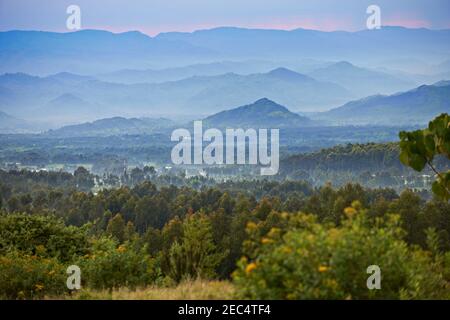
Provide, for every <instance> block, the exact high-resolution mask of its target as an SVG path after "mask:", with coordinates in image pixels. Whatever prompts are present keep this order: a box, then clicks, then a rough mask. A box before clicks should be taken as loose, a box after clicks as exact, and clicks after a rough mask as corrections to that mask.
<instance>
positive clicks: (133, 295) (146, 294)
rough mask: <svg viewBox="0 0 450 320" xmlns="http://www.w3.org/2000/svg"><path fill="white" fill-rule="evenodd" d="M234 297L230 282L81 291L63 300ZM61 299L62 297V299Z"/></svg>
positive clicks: (198, 281) (189, 282)
mask: <svg viewBox="0 0 450 320" xmlns="http://www.w3.org/2000/svg"><path fill="white" fill-rule="evenodd" d="M233 296H234V288H233V285H232V284H231V283H230V282H228V281H206V280H192V281H185V282H182V283H180V284H178V285H177V286H175V287H157V286H151V287H146V288H141V289H136V290H130V289H128V288H120V289H117V290H113V291H109V290H89V289H81V290H80V291H79V292H77V293H75V294H74V295H72V296H70V297H62V298H63V299H67V298H68V299H81V300H222V299H223V300H227V299H232V298H233ZM60 298H61V297H60Z"/></svg>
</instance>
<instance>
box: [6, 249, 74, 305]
mask: <svg viewBox="0 0 450 320" xmlns="http://www.w3.org/2000/svg"><path fill="white" fill-rule="evenodd" d="M66 291H67V288H66V275H65V270H64V267H63V266H62V265H61V264H60V263H59V262H58V261H57V260H56V259H54V258H43V257H40V256H37V255H28V254H24V253H21V252H19V251H16V250H13V251H9V252H7V253H4V254H2V255H1V256H0V298H1V299H36V298H42V297H44V296H49V295H60V294H62V293H64V292H66Z"/></svg>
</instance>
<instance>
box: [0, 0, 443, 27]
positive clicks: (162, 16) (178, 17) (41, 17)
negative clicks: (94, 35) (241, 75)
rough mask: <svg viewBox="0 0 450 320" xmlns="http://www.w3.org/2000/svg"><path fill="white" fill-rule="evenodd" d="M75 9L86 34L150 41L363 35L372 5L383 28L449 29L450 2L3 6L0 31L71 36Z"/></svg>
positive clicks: (101, 0) (20, 0) (180, 0)
mask: <svg viewBox="0 0 450 320" xmlns="http://www.w3.org/2000/svg"><path fill="white" fill-rule="evenodd" d="M71 4H75V5H78V6H80V8H81V17H82V19H81V22H82V29H106V30H110V31H113V32H122V31H129V30H139V31H142V32H144V33H147V34H149V35H155V34H157V33H159V32H165V31H192V30H197V29H205V28H212V27H218V26H239V27H251V28H275V29H295V28H308V29H318V30H325V31H331V30H361V29H364V28H365V25H366V19H367V14H366V8H367V7H368V6H369V5H371V4H376V5H378V6H380V8H381V16H382V24H383V25H400V26H406V27H414V28H417V27H426V28H432V29H446V28H450V0H369V1H367V0H308V1H306V0H69V1H66V0H0V30H2V31H4V30H13V29H14V30H15V29H21V30H47V31H60V32H64V31H68V30H67V29H66V27H65V25H66V19H67V16H68V15H67V14H66V8H67V7H68V6H69V5H71Z"/></svg>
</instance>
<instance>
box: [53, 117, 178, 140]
mask: <svg viewBox="0 0 450 320" xmlns="http://www.w3.org/2000/svg"><path fill="white" fill-rule="evenodd" d="M173 125H174V124H173V122H172V121H170V120H168V119H164V118H159V119H150V118H140V119H137V118H130V119H126V118H122V117H114V118H108V119H100V120H96V121H94V122H88V123H82V124H77V125H70V126H64V127H62V128H60V129H57V130H50V131H48V132H47V133H46V134H47V135H53V136H58V137H100V136H101V137H106V136H114V135H126V134H128V135H137V134H151V133H154V132H156V131H160V130H163V129H167V128H169V127H171V126H173Z"/></svg>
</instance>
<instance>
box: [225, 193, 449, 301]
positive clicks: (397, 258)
mask: <svg viewBox="0 0 450 320" xmlns="http://www.w3.org/2000/svg"><path fill="white" fill-rule="evenodd" d="M345 215H346V219H344V220H343V221H342V224H341V225H340V226H338V227H336V226H335V225H333V224H323V223H322V224H320V223H318V222H317V221H316V219H315V217H314V216H311V215H305V214H301V213H300V214H295V215H281V216H282V217H283V218H285V219H286V220H287V223H285V224H284V225H287V226H288V227H287V228H283V229H279V228H272V229H271V230H270V231H269V232H268V233H267V234H265V235H263V236H261V235H260V234H259V233H258V230H257V226H256V225H253V224H252V225H250V226H248V232H249V234H250V235H249V237H250V239H251V240H249V242H250V243H246V245H245V248H251V250H250V251H248V250H247V252H245V253H246V254H247V257H244V258H242V259H241V260H240V262H239V263H238V269H237V270H236V271H235V272H234V274H233V280H234V283H235V284H236V287H237V292H238V296H239V297H240V298H250V299H411V298H414V299H428V298H430V299H431V298H436V299H439V298H442V299H448V298H450V278H449V272H448V270H449V267H450V264H449V262H450V260H449V255H448V254H447V255H444V254H439V253H435V254H433V253H432V252H430V251H424V250H422V249H419V248H416V247H410V246H408V245H407V244H406V242H404V241H403V240H402V238H403V236H404V231H403V230H402V229H401V228H400V221H399V217H398V216H395V215H392V216H389V218H387V219H386V220H381V219H377V220H375V221H372V220H369V219H368V218H367V216H366V212H365V210H364V209H362V208H361V205H360V204H359V203H357V202H355V203H353V204H352V206H351V207H349V208H347V209H345ZM371 265H377V266H379V267H380V269H381V289H379V290H378V289H372V290H369V288H368V287H367V279H368V277H369V276H370V275H371V274H368V273H367V268H368V267H369V266H371Z"/></svg>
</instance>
